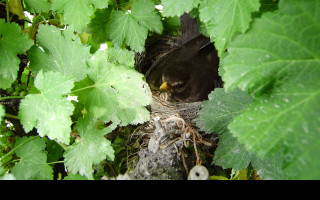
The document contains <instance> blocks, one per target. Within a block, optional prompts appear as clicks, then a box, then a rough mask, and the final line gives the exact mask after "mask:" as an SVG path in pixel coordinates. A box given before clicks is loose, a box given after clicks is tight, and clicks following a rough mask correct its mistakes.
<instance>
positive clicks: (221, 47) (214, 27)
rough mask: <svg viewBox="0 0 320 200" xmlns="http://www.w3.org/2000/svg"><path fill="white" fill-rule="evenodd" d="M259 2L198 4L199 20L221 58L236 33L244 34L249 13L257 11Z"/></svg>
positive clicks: (235, 0) (211, 0)
mask: <svg viewBox="0 0 320 200" xmlns="http://www.w3.org/2000/svg"><path fill="white" fill-rule="evenodd" d="M259 6H260V3H259V0H250V1H238V0H228V1H225V0H206V1H203V2H202V3H201V4H200V8H199V12H200V20H201V21H202V22H204V24H205V25H206V28H207V33H208V34H209V35H210V38H211V40H213V41H214V44H215V47H216V49H217V50H218V55H219V57H221V56H222V55H223V54H224V52H225V50H226V48H227V46H228V44H229V42H230V41H231V40H232V39H233V37H234V36H235V35H236V34H237V33H244V32H245V31H246V30H247V29H248V28H249V24H250V22H251V13H252V12H254V11H258V10H259Z"/></svg>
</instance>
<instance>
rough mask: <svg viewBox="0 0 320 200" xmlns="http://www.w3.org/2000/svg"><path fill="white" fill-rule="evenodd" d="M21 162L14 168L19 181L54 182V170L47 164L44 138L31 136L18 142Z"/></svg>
mask: <svg viewBox="0 0 320 200" xmlns="http://www.w3.org/2000/svg"><path fill="white" fill-rule="evenodd" d="M20 145H21V146H20ZM18 146H20V147H19V148H17V150H16V154H17V156H19V157H20V161H19V162H18V163H17V164H16V165H14V166H13V167H12V173H13V174H14V177H15V178H16V179H18V180H52V179H53V170H52V167H51V166H49V165H48V164H47V152H46V151H45V148H46V144H45V142H44V140H43V139H42V138H39V137H36V136H31V137H22V138H20V139H19V140H17V142H16V144H15V147H18Z"/></svg>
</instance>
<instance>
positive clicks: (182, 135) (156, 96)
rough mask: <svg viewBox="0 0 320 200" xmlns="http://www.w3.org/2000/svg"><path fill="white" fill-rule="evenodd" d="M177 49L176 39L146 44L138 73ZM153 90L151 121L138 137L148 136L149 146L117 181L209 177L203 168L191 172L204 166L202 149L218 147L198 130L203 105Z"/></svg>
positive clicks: (137, 55)
mask: <svg viewBox="0 0 320 200" xmlns="http://www.w3.org/2000/svg"><path fill="white" fill-rule="evenodd" d="M178 46H179V40H178V39H177V38H176V37H169V36H164V37H156V38H151V39H149V40H147V43H146V52H145V53H142V54H136V69H137V70H138V71H140V72H141V73H145V72H146V71H147V70H148V67H150V66H151V65H152V63H153V62H154V61H155V60H157V59H159V58H161V57H162V56H164V55H166V54H167V53H170V52H171V51H173V50H174V49H176V48H178ZM151 89H152V93H153V102H152V104H151V118H150V121H149V122H148V123H147V124H145V125H144V126H143V127H141V128H140V129H139V131H138V133H137V134H135V135H140V136H142V135H143V136H145V137H144V142H143V143H144V144H146V145H145V147H144V148H140V151H139V153H138V155H139V160H138V162H137V163H136V164H135V167H134V170H133V171H130V172H128V173H127V174H126V175H125V176H119V177H118V179H123V178H124V177H125V178H124V179H138V180H146V179H147V180H150V179H153V180H185V179H187V178H188V177H189V179H190V177H196V178H199V176H198V175H199V174H208V172H207V171H206V170H205V169H206V168H204V167H203V166H202V168H201V167H200V168H201V170H200V171H201V173H200V171H199V172H198V170H195V169H194V170H193V172H192V170H191V171H190V169H191V168H194V167H195V166H196V167H198V168H199V166H200V165H202V163H203V160H202V157H201V155H200V154H199V152H198V149H199V147H200V146H205V147H206V148H209V149H212V148H214V147H215V144H214V141H212V140H211V141H210V139H211V138H210V139H209V140H208V139H204V138H203V136H202V134H200V132H199V130H198V128H197V127H196V117H197V116H198V111H199V110H200V108H201V105H202V102H193V103H182V102H174V101H172V99H171V98H170V95H169V94H168V93H163V92H160V91H159V90H154V89H153V88H151ZM190 149H191V153H190ZM188 150H189V151H188ZM210 152H211V151H210ZM198 168H197V169H198ZM200 168H199V169H200ZM195 174H197V175H195ZM205 176H206V175H205ZM200 179H206V178H203V177H202V178H200Z"/></svg>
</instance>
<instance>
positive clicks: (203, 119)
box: [197, 88, 252, 134]
mask: <svg viewBox="0 0 320 200" xmlns="http://www.w3.org/2000/svg"><path fill="white" fill-rule="evenodd" d="M208 98H209V100H208V101H205V102H204V103H203V104H202V109H201V110H200V111H199V114H198V118H197V126H198V127H199V128H200V129H201V130H203V131H205V132H206V133H217V134H222V133H224V132H227V125H228V124H229V123H230V122H231V121H232V120H233V118H234V117H235V116H238V115H239V114H240V113H241V112H242V111H243V110H244V109H245V108H246V107H247V105H249V104H250V103H251V102H252V98H251V97H250V96H249V95H248V94H246V93H245V92H243V91H240V90H233V91H230V92H229V93H225V92H224V89H222V88H216V89H215V90H214V91H213V92H211V93H210V94H209V96H208Z"/></svg>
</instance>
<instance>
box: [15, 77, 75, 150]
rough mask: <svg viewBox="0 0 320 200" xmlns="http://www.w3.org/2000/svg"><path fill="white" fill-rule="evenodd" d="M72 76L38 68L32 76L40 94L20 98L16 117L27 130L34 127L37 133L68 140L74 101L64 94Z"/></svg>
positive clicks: (68, 88)
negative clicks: (34, 77)
mask: <svg viewBox="0 0 320 200" xmlns="http://www.w3.org/2000/svg"><path fill="white" fill-rule="evenodd" d="M73 82H74V78H70V77H69V76H66V75H62V74H60V73H59V72H52V71H50V72H46V73H43V72H42V71H40V72H39V73H38V75H37V76H36V79H35V82H34V84H35V86H36V87H37V89H38V90H39V91H40V93H39V94H29V95H27V96H26V97H25V98H24V99H22V100H21V103H20V110H19V118H20V121H21V124H22V125H23V128H24V129H25V131H26V132H29V131H31V130H32V129H33V128H34V127H35V128H37V131H38V133H39V135H40V136H42V137H43V136H45V135H47V136H48V137H49V138H50V139H57V140H58V141H59V142H62V143H65V144H69V138H70V132H71V128H70V126H71V123H72V122H71V118H70V115H71V114H72V112H73V109H74V107H73V104H72V103H71V102H70V101H68V100H67V99H66V95H67V94H68V93H69V92H70V91H71V89H72V88H73Z"/></svg>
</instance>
